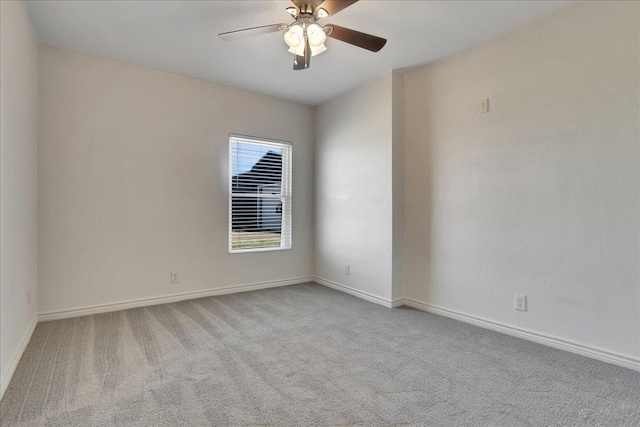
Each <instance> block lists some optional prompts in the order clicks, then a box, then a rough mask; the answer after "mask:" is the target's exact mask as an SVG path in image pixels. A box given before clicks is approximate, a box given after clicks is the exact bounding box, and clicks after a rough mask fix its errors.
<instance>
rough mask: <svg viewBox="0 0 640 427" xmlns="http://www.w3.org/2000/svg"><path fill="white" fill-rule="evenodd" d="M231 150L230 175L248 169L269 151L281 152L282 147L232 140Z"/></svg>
mask: <svg viewBox="0 0 640 427" xmlns="http://www.w3.org/2000/svg"><path fill="white" fill-rule="evenodd" d="M231 150H232V152H231V154H232V159H233V160H232V162H231V174H232V175H237V174H239V173H243V172H247V171H250V170H251V168H252V167H253V166H254V165H255V164H256V163H258V161H259V160H260V159H261V158H262V156H264V155H265V154H267V153H268V152H269V151H273V152H274V153H278V154H282V148H277V147H268V146H266V145H260V144H252V143H248V142H238V141H233V142H232V145H231Z"/></svg>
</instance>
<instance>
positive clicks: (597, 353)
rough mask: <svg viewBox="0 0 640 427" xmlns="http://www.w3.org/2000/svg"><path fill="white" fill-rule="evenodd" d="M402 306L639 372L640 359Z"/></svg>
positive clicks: (415, 304)
mask: <svg viewBox="0 0 640 427" xmlns="http://www.w3.org/2000/svg"><path fill="white" fill-rule="evenodd" d="M402 302H403V304H404V305H406V306H408V307H412V308H415V309H418V310H421V311H426V312H427V313H433V314H438V315H440V316H444V317H449V318H451V319H455V320H459V321H461V322H465V323H470V324H472V325H475V326H479V327H481V328H486V329H491V330H493V331H496V332H501V333H503V334H507V335H511V336H514V337H518V338H522V339H525V340H528V341H533V342H536V343H538V344H543V345H546V346H549V347H553V348H557V349H559V350H564V351H568V352H570V353H575V354H579V355H581V356H586V357H590V358H592V359H596V360H600V361H602V362H606V363H611V364H613V365H618V366H622V367H624V368H629V369H633V370H635V371H640V358H634V357H629V356H625V355H622V354H618V353H614V352H611V351H608V350H603V349H601V348H597V347H593V346H589V345H586V344H582V343H578V342H575V341H570V340H567V339H563V338H558V337H554V336H552V335H547V334H542V333H539V332H533V331H529V330H526V329H522V328H517V327H514V326H510V325H506V324H504V323H500V322H495V321H492V320H487V319H483V318H480V317H476V316H472V315H469V314H465V313H461V312H459V311H455V310H450V309H447V308H443V307H438V306H435V305H433V304H427V303H423V302H420V301H416V300H412V299H408V298H405V299H404V300H403V301H402Z"/></svg>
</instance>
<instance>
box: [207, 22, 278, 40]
mask: <svg viewBox="0 0 640 427" xmlns="http://www.w3.org/2000/svg"><path fill="white" fill-rule="evenodd" d="M283 25H284V26H286V25H287V24H272V25H263V26H261V27H251V28H245V29H242V30H235V31H228V32H226V33H220V34H218V37H220V38H221V39H222V40H225V41H233V40H239V39H244V38H245V37H253V36H260V35H262V34H269V33H276V32H278V31H280V28H281V26H283Z"/></svg>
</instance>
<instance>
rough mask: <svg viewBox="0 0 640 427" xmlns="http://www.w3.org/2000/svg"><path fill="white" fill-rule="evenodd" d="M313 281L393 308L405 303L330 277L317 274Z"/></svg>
mask: <svg viewBox="0 0 640 427" xmlns="http://www.w3.org/2000/svg"><path fill="white" fill-rule="evenodd" d="M313 281H314V282H316V283H317V284H319V285H324V286H326V287H328V288H332V289H336V290H338V291H342V292H344V293H347V294H350V295H353V296H356V297H358V298H361V299H363V300H365V301H369V302H372V303H374V304H378V305H381V306H383V307H387V308H393V307H400V306H401V305H403V304H404V300H402V299H397V300H393V301H392V300H390V299H387V298H382V297H379V296H377V295H374V294H372V293H369V292H365V291H360V290H358V289H355V288H352V287H350V286H347V285H343V284H342V283H337V282H334V281H332V280H329V279H324V278H322V277H318V276H315V277H314V278H313Z"/></svg>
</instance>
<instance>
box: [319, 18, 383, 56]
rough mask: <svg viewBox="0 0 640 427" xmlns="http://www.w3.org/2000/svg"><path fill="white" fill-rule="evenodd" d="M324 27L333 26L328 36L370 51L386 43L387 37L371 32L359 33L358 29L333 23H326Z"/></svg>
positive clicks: (378, 48) (377, 49) (376, 49)
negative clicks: (377, 35)
mask: <svg viewBox="0 0 640 427" xmlns="http://www.w3.org/2000/svg"><path fill="white" fill-rule="evenodd" d="M326 27H331V28H333V31H331V32H330V33H329V34H328V36H329V37H331V38H334V39H337V40H340V41H343V42H345V43H349V44H352V45H354V46H358V47H361V48H363V49H367V50H370V51H371V52H378V51H379V50H380V49H382V48H383V47H384V45H385V44H386V43H387V39H383V38H381V37H376V36H372V35H371V34H366V33H361V32H360V31H356V30H352V29H350V28H345V27H340V26H338V25H333V24H327V25H325V28H326Z"/></svg>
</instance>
